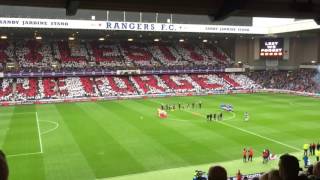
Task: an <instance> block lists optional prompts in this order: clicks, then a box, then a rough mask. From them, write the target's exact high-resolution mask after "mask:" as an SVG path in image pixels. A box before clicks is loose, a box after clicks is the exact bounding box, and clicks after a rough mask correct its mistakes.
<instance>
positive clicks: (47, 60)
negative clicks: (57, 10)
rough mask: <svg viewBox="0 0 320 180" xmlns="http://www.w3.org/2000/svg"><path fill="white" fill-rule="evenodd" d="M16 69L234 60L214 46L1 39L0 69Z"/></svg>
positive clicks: (214, 63)
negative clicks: (13, 65)
mask: <svg viewBox="0 0 320 180" xmlns="http://www.w3.org/2000/svg"><path fill="white" fill-rule="evenodd" d="M10 62H11V63H14V64H16V63H17V67H16V68H15V71H27V72H31V71H33V72H37V71H40V70H46V71H48V70H50V71H54V70H75V69H89V68H95V69H96V68H103V69H132V68H139V69H167V68H175V69H176V68H189V69H190V68H192V69H194V68H208V67H212V68H214V67H215V68H218V67H226V66H228V65H230V64H231V59H230V58H229V57H228V56H227V55H226V53H224V52H223V51H222V50H221V49H219V48H218V47H215V46H213V45H203V44H192V45H191V44H189V43H179V44H170V43H158V42H154V43H150V42H139V43H138V42H100V41H99V42H97V41H90V40H88V41H85V40H81V41H58V40H52V41H36V40H30V39H29V40H28V39H26V40H15V41H13V42H10V41H7V40H1V41H0V64H1V66H0V68H2V69H4V70H5V71H6V72H10V71H12V69H10V68H5V67H6V65H7V64H8V63H10Z"/></svg>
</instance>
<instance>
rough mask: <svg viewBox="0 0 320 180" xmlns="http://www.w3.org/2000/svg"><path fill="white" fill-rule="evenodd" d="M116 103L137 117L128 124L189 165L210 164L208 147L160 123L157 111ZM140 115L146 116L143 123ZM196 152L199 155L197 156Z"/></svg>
mask: <svg viewBox="0 0 320 180" xmlns="http://www.w3.org/2000/svg"><path fill="white" fill-rule="evenodd" d="M115 103H117V104H119V106H121V107H122V109H123V110H124V111H125V112H132V114H133V116H136V118H132V119H131V121H129V120H128V122H130V123H132V124H133V125H135V126H136V127H138V128H139V129H141V130H142V131H143V132H145V133H146V134H148V135H149V136H152V137H153V138H154V139H156V140H157V141H158V142H159V143H161V144H163V145H164V146H166V147H167V148H168V149H169V150H170V151H171V152H173V153H175V154H176V155H178V156H180V157H181V158H183V159H184V160H185V161H187V162H188V163H189V164H194V163H195V164H199V163H205V162H208V159H207V156H205V155H206V154H210V153H211V152H212V151H211V150H210V149H208V147H207V146H204V145H203V144H201V143H199V142H197V141H195V140H192V139H190V138H188V137H187V136H185V135H184V134H183V133H182V132H178V131H176V130H174V129H172V128H171V127H170V126H166V124H165V122H162V121H159V119H158V117H157V116H156V113H155V112H156V111H154V112H151V113H150V112H149V113H147V112H148V111H145V109H144V108H141V107H140V108H136V107H139V106H138V105H137V104H136V102H135V101H130V102H129V103H128V102H125V103H124V102H115ZM132 107H135V108H132ZM140 114H143V116H144V120H143V121H141V120H139V116H140ZM195 152H197V153H196V154H195Z"/></svg>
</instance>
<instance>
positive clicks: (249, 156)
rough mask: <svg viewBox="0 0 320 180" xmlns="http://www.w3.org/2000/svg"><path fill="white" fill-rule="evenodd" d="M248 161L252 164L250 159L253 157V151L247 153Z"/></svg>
mask: <svg viewBox="0 0 320 180" xmlns="http://www.w3.org/2000/svg"><path fill="white" fill-rule="evenodd" d="M248 154H249V155H248V161H251V162H252V157H253V149H252V148H250V149H249V151H248Z"/></svg>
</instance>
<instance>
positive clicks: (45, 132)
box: [41, 120, 59, 135]
mask: <svg viewBox="0 0 320 180" xmlns="http://www.w3.org/2000/svg"><path fill="white" fill-rule="evenodd" d="M41 122H48V123H51V124H54V125H55V127H54V128H52V129H49V130H47V131H43V132H41V135H44V134H47V133H50V132H52V131H54V130H56V129H57V128H58V127H59V123H57V122H54V121H47V120H41Z"/></svg>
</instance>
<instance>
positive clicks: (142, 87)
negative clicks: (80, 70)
mask: <svg viewBox="0 0 320 180" xmlns="http://www.w3.org/2000/svg"><path fill="white" fill-rule="evenodd" d="M251 88H254V89H255V88H260V86H259V85H257V84H255V83H254V82H253V81H251V80H250V79H249V78H248V77H247V76H245V75H241V74H192V75H188V74H179V75H132V76H103V77H61V78H17V79H8V78H4V79H0V101H13V100H15V101H27V100H40V99H56V98H62V99H70V98H77V97H109V96H131V95H155V94H158V95H161V94H168V95H170V94H173V95H176V94H179V93H180V94H185V95H187V94H188V93H208V92H209V93H210V92H211V91H226V90H245V89H251Z"/></svg>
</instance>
